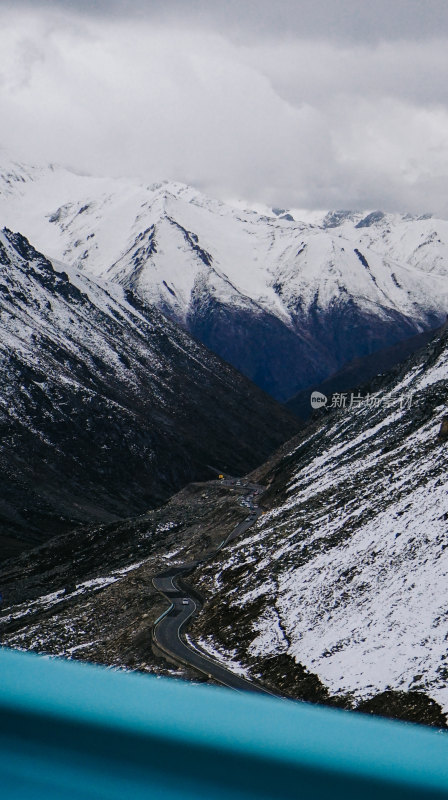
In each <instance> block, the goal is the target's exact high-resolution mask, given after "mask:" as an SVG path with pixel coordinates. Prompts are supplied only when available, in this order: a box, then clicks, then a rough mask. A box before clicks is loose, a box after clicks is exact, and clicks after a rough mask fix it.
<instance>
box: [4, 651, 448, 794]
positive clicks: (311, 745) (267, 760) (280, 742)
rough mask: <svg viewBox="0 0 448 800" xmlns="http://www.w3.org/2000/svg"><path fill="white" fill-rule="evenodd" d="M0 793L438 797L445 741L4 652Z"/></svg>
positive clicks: (445, 770)
mask: <svg viewBox="0 0 448 800" xmlns="http://www.w3.org/2000/svg"><path fill="white" fill-rule="evenodd" d="M0 719H1V725H0V795H1V797H2V798H5V800H6V799H8V800H9V798H14V799H15V798H27V800H41V798H42V799H43V798H45V800H53V798H55V799H56V798H57V800H66V799H67V800H68V799H69V798H70V800H71V799H72V798H73V800H74V798H76V800H80V799H81V798H107V799H109V798H111V800H112V798H113V800H115V799H116V800H127V798H129V800H140V798H151V799H153V798H154V799H155V800H158V798H163V799H164V800H174V799H175V800H181V799H182V800H190V798H191V800H193V798H194V800H202V798H204V800H214V798H219V799H220V800H221V798H222V799H223V800H224V798H226V799H227V798H232V800H233V799H234V798H235V800H239V798H282V800H284V798H313V800H316V798H331V800H335V799H337V798H342V797H344V798H362V799H363V800H366V798H368V799H369V800H370V798H381V799H382V800H387V799H388V798H394V800H397V798H399V799H401V798H417V797H418V798H436V797H447V798H448V734H445V733H440V732H437V731H435V730H428V729H424V728H420V727H418V726H414V725H405V724H403V723H397V722H389V721H386V720H379V719H372V718H370V717H365V716H362V715H360V714H354V713H350V712H345V711H335V710H330V709H325V708H322V707H316V706H311V705H308V704H305V703H294V702H291V701H282V700H276V699H272V698H269V697H263V696H259V695H257V696H255V695H249V694H248V695H246V694H241V693H237V692H232V691H230V690H227V689H219V688H214V687H206V686H192V685H188V684H185V683H182V682H180V681H174V680H169V679H163V678H155V677H146V676H143V675H136V674H130V673H124V672H116V671H112V670H107V669H105V668H101V667H94V666H90V665H85V664H79V663H75V662H73V661H71V662H70V661H63V660H60V659H49V658H45V657H42V656H36V655H33V654H30V653H19V652H15V651H12V650H6V649H0Z"/></svg>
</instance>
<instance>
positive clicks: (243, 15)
mask: <svg viewBox="0 0 448 800" xmlns="http://www.w3.org/2000/svg"><path fill="white" fill-rule="evenodd" d="M3 4H4V5H7V6H9V7H10V8H19V7H24V8H28V9H29V8H33V9H36V8H47V9H48V8H51V9H53V10H62V11H64V10H65V11H70V12H74V13H77V12H80V13H82V14H89V15H92V16H100V17H106V16H107V17H109V18H110V17H112V16H115V17H119V18H125V17H127V18H129V17H142V18H145V19H148V20H159V21H164V22H167V21H168V22H169V23H171V24H172V23H175V22H176V20H182V21H183V22H190V23H191V24H194V25H201V26H208V27H210V28H214V29H215V30H217V31H220V32H223V31H225V32H233V33H234V34H236V35H237V36H240V37H242V36H245V35H249V36H256V35H261V34H263V35H268V36H275V35H281V36H284V35H295V36H301V37H307V36H311V37H317V38H322V37H323V38H325V39H327V38H329V37H330V38H333V37H341V38H344V39H347V40H352V41H358V42H359V41H375V40H381V39H390V38H392V39H401V38H411V39H422V38H423V37H433V36H440V34H441V32H445V33H448V4H447V2H446V0H374V2H368V0H275V2H274V1H273V0H214V2H213V0H188V2H186V1H185V0H6V2H5V0H3Z"/></svg>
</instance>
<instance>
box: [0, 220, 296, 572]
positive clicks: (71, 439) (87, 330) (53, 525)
mask: <svg viewBox="0 0 448 800" xmlns="http://www.w3.org/2000/svg"><path fill="white" fill-rule="evenodd" d="M68 270H69V272H70V276H69V275H68V274H67V273H66V272H65V271H61V266H60V265H59V266H58V269H55V267H54V265H53V264H52V263H51V262H50V261H49V260H48V259H46V258H45V257H44V256H42V255H41V254H40V253H39V252H38V251H36V250H35V249H34V248H33V247H32V246H31V245H30V244H29V242H28V241H27V239H25V238H24V237H23V236H22V235H21V234H17V233H12V232H11V231H10V230H8V229H6V228H5V229H3V231H2V232H0V430H1V437H0V498H1V499H0V544H1V555H0V558H4V557H5V556H7V555H8V554H10V553H14V552H16V551H17V550H20V549H23V547H24V546H30V545H32V544H33V543H38V542H39V541H42V540H43V539H45V538H48V537H49V536H51V535H54V534H56V533H57V534H59V533H62V532H63V531H64V530H67V529H68V528H71V527H73V526H74V525H75V524H79V523H80V522H86V521H92V520H99V521H111V520H116V519H119V518H122V517H127V516H129V515H131V514H137V513H142V512H143V511H146V510H147V509H148V508H150V507H154V506H155V505H157V504H160V503H161V502H163V501H165V500H166V499H167V497H169V496H170V495H171V494H172V493H173V491H175V490H176V489H178V488H179V487H181V486H182V485H184V484H185V483H187V482H188V481H190V480H192V479H195V478H201V477H204V478H208V477H212V476H213V472H212V471H211V470H210V468H209V465H211V466H212V467H213V466H214V467H216V468H217V469H226V470H229V471H232V472H236V473H239V472H243V471H245V470H246V469H247V468H248V466H249V465H251V466H253V467H254V466H255V465H256V464H257V463H259V462H260V460H261V459H262V458H263V457H266V456H267V455H268V453H269V452H271V451H272V449H273V447H275V446H277V445H278V444H280V443H281V442H282V441H284V439H285V438H286V437H287V436H288V435H290V434H291V433H292V432H293V431H295V430H297V422H296V421H295V419H294V418H293V417H292V416H290V415H289V414H288V412H286V410H285V409H283V408H282V407H281V406H279V405H277V403H276V402H275V401H274V400H272V398H270V397H269V396H267V395H265V394H264V393H263V392H261V390H259V389H258V388H257V387H256V386H254V385H253V384H251V383H250V382H249V381H248V380H247V379H246V378H244V377H243V376H242V375H240V374H238V373H237V372H236V371H235V370H234V369H233V368H232V367H231V366H230V365H228V364H226V363H224V362H222V361H221V360H220V359H219V358H218V357H217V356H215V355H214V354H213V353H211V352H209V351H207V350H206V349H205V348H204V347H203V346H202V345H201V344H200V343H199V342H196V341H194V340H193V339H192V338H191V337H190V336H189V335H188V334H187V333H186V332H184V331H183V330H181V329H180V328H179V327H178V326H176V325H174V324H173V323H171V322H170V321H169V320H167V319H166V318H165V317H164V316H163V315H162V314H161V313H160V312H159V311H157V309H154V308H148V307H147V306H145V305H144V304H142V303H141V301H140V300H138V299H137V298H135V297H134V296H133V295H132V293H131V292H130V291H129V290H125V289H123V288H122V287H121V286H118V285H114V284H111V285H107V286H106V285H103V284H101V281H100V282H98V280H94V279H93V278H91V277H89V275H88V274H87V273H82V274H79V273H77V272H76V271H75V270H73V269H71V268H68Z"/></svg>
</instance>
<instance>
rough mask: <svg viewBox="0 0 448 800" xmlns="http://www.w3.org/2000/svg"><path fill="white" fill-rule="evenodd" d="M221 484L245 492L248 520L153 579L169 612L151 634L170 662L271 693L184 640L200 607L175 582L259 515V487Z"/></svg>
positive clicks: (233, 481)
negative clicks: (194, 556) (198, 556)
mask: <svg viewBox="0 0 448 800" xmlns="http://www.w3.org/2000/svg"><path fill="white" fill-rule="evenodd" d="M222 483H223V484H224V485H225V486H229V487H233V486H234V487H235V488H240V487H241V488H244V489H246V490H247V497H246V502H247V508H248V514H247V517H246V519H244V520H243V521H242V522H240V523H239V524H238V525H237V526H236V527H235V528H234V529H233V530H232V531H231V533H230V534H229V535H228V536H227V537H226V539H224V541H223V542H221V544H220V545H219V546H218V547H217V548H215V550H213V551H208V552H207V553H206V555H205V556H204V557H203V558H201V559H198V560H197V561H193V562H190V563H189V564H181V565H178V566H176V567H172V569H169V570H166V571H165V572H162V573H160V575H157V577H155V578H153V584H154V586H155V588H156V589H157V591H158V592H160V593H161V594H163V596H164V597H166V599H167V600H168V601H169V602H170V604H171V605H170V607H169V609H167V611H165V613H164V614H162V616H161V617H159V619H158V620H157V621H156V622H155V623H154V627H153V634H152V635H153V641H154V643H155V645H156V646H157V647H158V648H159V650H161V651H162V652H163V653H164V654H165V655H167V656H168V657H169V658H171V659H172V660H173V661H175V662H177V663H180V664H182V665H184V666H189V667H193V668H194V669H196V670H198V671H199V672H201V673H203V674H204V675H206V676H207V677H209V678H214V679H215V680H216V681H218V682H219V683H221V684H223V685H224V686H229V687H230V688H232V689H236V690H237V691H245V692H257V693H259V694H273V693H272V692H269V691H268V690H267V689H263V688H262V687H261V686H257V685H256V684H255V683H253V682H252V681H250V680H247V679H246V678H243V677H241V676H240V675H236V674H235V673H234V672H231V670H229V669H227V667H225V666H223V665H222V664H220V663H219V662H218V661H215V660H214V659H212V658H210V656H209V655H208V654H206V653H204V652H203V651H202V650H201V649H200V648H199V647H198V646H197V645H193V644H192V643H187V642H186V641H185V639H184V638H183V631H184V630H185V628H186V626H187V623H188V621H189V620H190V619H191V618H192V617H193V616H194V615H195V614H196V613H197V612H198V611H199V610H200V608H201V605H200V603H199V601H198V600H197V599H196V598H195V597H193V596H192V595H191V594H188V592H187V591H185V590H183V589H182V588H181V587H180V586H179V585H178V583H177V581H178V579H179V578H180V577H182V576H186V575H188V574H189V573H190V572H192V571H193V570H194V568H195V567H197V566H198V564H200V563H202V562H204V561H206V560H207V559H209V558H212V557H213V556H214V555H215V554H216V553H218V552H219V550H221V549H222V548H223V547H225V546H226V545H227V544H228V543H229V542H232V541H233V540H234V539H237V538H238V536H241V534H242V533H244V532H245V531H247V529H248V528H250V527H251V525H253V524H254V522H255V521H256V520H257V519H258V517H259V516H260V515H261V513H262V511H261V509H260V508H259V507H258V506H257V505H256V498H257V495H258V494H261V492H262V491H263V487H262V486H258V485H257V484H252V483H245V482H243V481H240V480H239V479H238V478H230V477H226V478H225V479H224V480H223V481H222Z"/></svg>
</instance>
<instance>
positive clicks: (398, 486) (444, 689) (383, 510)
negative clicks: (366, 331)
mask: <svg viewBox="0 0 448 800" xmlns="http://www.w3.org/2000/svg"><path fill="white" fill-rule="evenodd" d="M447 399H448V327H447V326H445V328H444V329H443V330H442V332H441V333H440V334H439V335H438V337H436V339H435V340H433V342H432V343H431V344H430V345H428V346H427V348H426V349H425V350H424V351H423V352H422V353H421V354H419V355H418V356H414V357H412V358H411V359H410V360H409V361H408V362H407V363H406V364H405V365H404V366H400V367H399V368H397V369H396V370H395V372H394V373H392V374H391V375H389V376H388V377H387V378H385V377H383V378H380V379H377V382H376V384H375V383H374V384H373V385H372V386H371V387H370V395H366V393H365V392H363V393H360V394H359V396H358V394H355V395H354V397H353V398H351V397H348V398H347V399H346V407H345V408H344V407H340V408H335V409H334V410H332V411H330V412H323V413H322V415H321V416H320V418H319V419H318V420H316V421H315V422H314V423H313V424H312V425H311V426H310V427H309V428H307V429H306V430H305V431H304V433H303V434H299V435H298V436H297V437H296V439H295V440H293V441H292V442H291V443H289V445H286V446H284V447H283V448H282V449H281V451H280V452H279V453H278V454H277V455H276V456H275V457H274V458H272V459H270V460H269V462H268V463H267V464H266V465H265V466H264V467H263V468H261V469H259V470H256V471H255V473H253V476H252V477H253V478H254V479H256V480H257V481H260V482H264V484H265V485H266V486H267V487H268V488H267V491H266V493H265V495H264V498H263V499H262V502H264V505H265V508H266V513H265V514H264V515H263V516H262V517H261V518H260V520H259V522H258V523H257V526H256V529H252V530H251V531H250V532H248V533H247V534H246V535H245V536H244V537H243V538H242V539H241V540H240V541H238V542H235V543H233V544H232V545H230V546H229V547H228V548H227V550H226V551H225V552H223V553H222V554H221V556H220V557H219V558H217V559H215V560H214V561H213V562H210V563H209V564H207V565H206V566H203V567H202V568H200V569H199V570H198V571H197V572H196V573H195V577H194V580H195V583H196V585H197V586H198V587H199V589H200V590H201V592H202V593H203V594H205V596H206V597H207V598H208V603H207V605H206V607H205V609H204V612H203V613H202V615H201V616H200V617H199V618H198V620H197V623H196V625H195V627H194V628H193V631H192V635H193V637H194V638H195V639H196V640H197V641H199V643H200V644H201V646H202V647H203V648H205V649H206V650H208V651H209V652H211V653H213V654H215V656H216V654H218V656H219V657H220V658H221V659H222V660H223V661H224V662H227V663H229V664H235V663H236V664H239V666H240V667H241V668H242V669H246V670H248V672H249V674H252V675H254V676H257V677H259V676H262V677H263V678H264V680H265V681H267V682H268V683H270V685H272V686H275V687H276V688H277V689H280V690H281V689H283V690H284V691H285V692H287V693H289V694H292V695H295V696H297V697H305V698H306V699H315V700H318V701H322V700H323V701H326V699H328V698H329V697H330V698H333V702H334V700H335V699H337V698H339V701H340V702H341V703H343V704H346V705H348V706H349V707H358V708H361V709H363V710H365V711H376V712H380V713H384V714H386V715H387V714H390V715H394V716H396V715H398V716H403V717H404V718H407V719H415V720H420V721H427V722H431V724H436V725H440V724H441V723H443V724H446V723H444V722H443V714H442V710H443V712H445V713H446V712H447V711H448V664H447V649H446V641H447V638H448V614H447V597H448V595H447V577H448V493H447V489H448V479H447V467H448V417H447ZM333 400H334V402H335V405H339V406H341V405H342V404H343V398H341V397H340V396H339V398H338V397H335V398H333ZM350 406H352V407H351V408H350ZM441 715H442V716H441Z"/></svg>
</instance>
